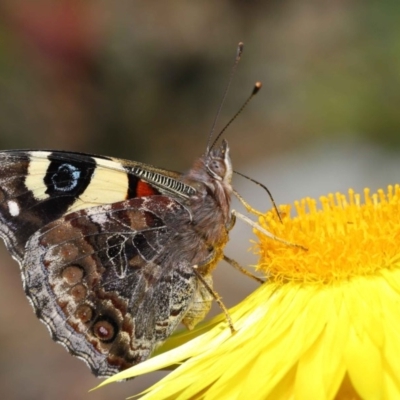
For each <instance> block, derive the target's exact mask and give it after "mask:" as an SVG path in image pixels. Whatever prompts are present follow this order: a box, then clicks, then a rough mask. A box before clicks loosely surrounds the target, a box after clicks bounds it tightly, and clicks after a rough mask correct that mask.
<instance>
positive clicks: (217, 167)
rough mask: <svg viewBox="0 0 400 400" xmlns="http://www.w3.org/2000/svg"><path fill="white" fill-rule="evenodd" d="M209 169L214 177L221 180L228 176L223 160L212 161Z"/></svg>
mask: <svg viewBox="0 0 400 400" xmlns="http://www.w3.org/2000/svg"><path fill="white" fill-rule="evenodd" d="M208 169H209V170H210V172H211V173H212V174H213V175H215V176H217V177H220V178H223V177H224V176H225V174H226V166H225V164H224V163H223V162H222V161H221V160H211V162H210V164H209V165H208Z"/></svg>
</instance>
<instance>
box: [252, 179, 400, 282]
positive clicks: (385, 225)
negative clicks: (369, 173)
mask: <svg viewBox="0 0 400 400" xmlns="http://www.w3.org/2000/svg"><path fill="white" fill-rule="evenodd" d="M320 203H321V207H318V206H317V201H316V200H315V199H311V198H306V199H303V200H301V201H297V202H295V208H296V211H297V216H295V217H293V218H292V217H291V216H290V206H288V205H284V206H281V207H280V210H281V213H282V219H283V223H281V222H280V221H279V220H278V218H277V216H276V213H275V212H274V211H269V212H268V213H267V214H266V215H265V217H264V218H261V220H260V224H261V225H262V226H263V227H265V228H266V229H267V230H269V231H270V232H271V233H273V234H274V235H276V236H278V237H280V238H283V239H285V240H287V241H290V242H292V243H297V244H301V245H303V246H305V247H307V248H308V250H307V251H305V250H302V249H301V248H296V247H291V246H287V245H284V244H282V243H280V242H278V241H274V240H271V239H269V238H266V237H265V236H263V235H262V234H260V233H257V235H258V236H259V239H260V243H259V252H260V254H261V263H260V264H261V265H260V269H261V270H262V271H263V272H264V273H265V274H266V276H267V277H268V278H269V279H270V280H272V281H278V282H279V281H281V282H287V281H297V282H299V281H303V282H324V283H326V282H332V281H336V280H343V279H349V278H351V277H354V276H358V275H363V276H366V275H370V274H376V273H378V271H379V270H381V269H382V268H398V267H399V266H400V263H399V261H400V186H399V185H396V186H394V187H393V186H389V187H388V190H387V193H385V192H384V191H383V190H378V192H377V193H374V194H372V195H371V194H370V191H369V189H365V190H364V201H362V200H361V195H360V194H357V193H355V192H354V191H353V190H352V189H350V190H349V193H348V196H345V195H343V194H341V193H336V194H335V195H333V194H329V195H328V196H327V197H321V198H320Z"/></svg>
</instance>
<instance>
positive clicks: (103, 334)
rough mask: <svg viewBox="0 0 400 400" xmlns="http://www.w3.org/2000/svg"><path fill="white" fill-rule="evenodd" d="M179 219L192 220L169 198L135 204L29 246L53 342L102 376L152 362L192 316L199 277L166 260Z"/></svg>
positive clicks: (33, 290)
mask: <svg viewBox="0 0 400 400" xmlns="http://www.w3.org/2000/svg"><path fill="white" fill-rule="evenodd" d="M177 216H179V217H180V218H186V219H188V220H189V215H188V213H187V211H186V210H185V209H184V208H183V207H182V206H181V205H180V204H178V203H177V202H176V201H174V200H172V199H170V198H168V197H165V196H151V197H147V198H146V197H144V198H138V199H131V200H128V201H125V202H119V203H114V204H112V205H104V206H98V207H92V208H90V209H88V210H80V211H77V212H74V213H71V214H69V215H67V216H65V217H63V218H60V219H58V220H56V221H54V222H51V223H49V224H48V225H47V226H46V227H44V228H42V229H40V230H39V231H38V232H37V233H35V234H34V235H33V237H32V238H31V239H30V240H29V241H28V243H27V248H26V255H25V258H24V260H23V266H22V275H23V280H24V288H25V291H26V294H27V296H28V297H29V299H30V300H31V301H32V303H33V305H34V308H35V310H36V312H37V315H38V317H39V318H40V319H41V320H42V321H44V322H45V324H46V325H47V327H48V328H49V330H50V332H51V334H52V336H53V338H54V339H55V340H56V341H58V342H60V343H61V344H63V345H64V346H65V347H67V348H68V349H69V351H70V352H72V353H73V354H74V355H77V356H78V357H80V358H82V359H83V360H84V361H85V362H86V363H87V364H88V365H89V366H90V368H91V369H92V371H93V373H94V374H95V375H97V376H101V377H104V376H109V375H112V374H113V373H116V372H118V371H120V370H121V369H125V368H127V367H129V366H132V365H134V364H137V363H138V362H141V361H143V360H145V359H147V358H148V357H149V356H150V354H151V352H152V351H153V349H154V348H155V347H156V346H157V345H158V344H159V343H161V342H163V341H164V340H165V339H166V338H167V337H168V336H169V335H170V334H171V332H172V331H173V330H174V329H175V327H176V325H177V324H178V323H179V322H180V320H181V319H182V316H183V315H184V314H185V312H186V310H187V309H188V307H189V305H190V303H191V299H192V297H193V293H194V290H195V288H196V283H195V280H196V278H195V275H194V273H193V269H192V268H191V265H189V264H188V263H186V264H185V261H184V260H181V261H176V262H172V260H171V259H170V258H169V257H166V256H165V254H166V247H168V246H174V245H175V243H174V235H173V232H171V231H170V230H169V228H168V225H170V224H171V219H173V218H176V217H177Z"/></svg>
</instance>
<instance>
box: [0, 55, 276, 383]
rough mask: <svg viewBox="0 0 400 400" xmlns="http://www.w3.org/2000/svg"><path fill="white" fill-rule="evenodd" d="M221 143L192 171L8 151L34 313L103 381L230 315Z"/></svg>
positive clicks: (1, 192) (5, 173)
mask: <svg viewBox="0 0 400 400" xmlns="http://www.w3.org/2000/svg"><path fill="white" fill-rule="evenodd" d="M239 50H240V51H241V49H240V48H239ZM259 88H260V85H259V84H258V86H257V85H256V88H255V90H254V91H253V93H252V96H253V95H254V94H255V93H256V92H257V91H258V89H259ZM245 104H246V103H245ZM234 118H235V117H234ZM221 133H222V132H221ZM219 136H220V135H219ZM219 136H218V137H217V139H216V140H215V141H214V143H213V144H212V145H210V144H209V145H208V146H207V150H206V152H205V153H204V155H203V156H201V157H200V158H198V159H197V160H196V161H195V162H194V163H193V166H192V167H191V168H190V169H189V170H188V172H186V173H183V174H181V173H177V172H173V171H169V170H166V169H161V168H156V167H153V166H150V165H147V164H143V163H140V162H134V161H128V160H122V159H117V158H112V157H104V156H97V155H96V156H95V155H90V154H83V153H75V152H66V151H40V150H38V151H27V150H10V151H1V152H0V236H1V237H2V238H3V240H4V242H5V244H6V246H7V248H8V250H9V252H10V253H11V255H12V256H13V258H15V259H16V260H17V261H18V263H19V264H20V268H21V274H22V281H23V286H24V290H25V293H26V295H27V297H28V299H29V300H30V302H31V304H32V306H33V308H34V310H35V313H36V315H37V317H38V318H39V319H40V320H41V321H42V322H43V323H44V324H45V325H46V326H47V328H48V329H49V331H50V333H51V336H52V338H53V339H54V340H55V341H56V342H58V343H60V344H62V345H63V346H64V347H66V349H67V350H68V351H69V352H70V353H71V354H72V355H74V356H77V357H78V358H80V359H82V360H83V361H85V362H86V364H87V365H88V366H89V367H90V369H91V371H92V372H93V374H95V375H96V376H98V377H108V376H111V375H113V374H115V373H117V372H119V371H121V370H124V369H126V368H128V367H130V366H133V365H135V364H138V363H140V362H142V361H144V360H146V359H148V358H149V357H150V356H151V354H152V352H153V350H154V349H155V348H156V347H157V346H159V345H160V344H161V343H163V342H164V341H165V340H166V339H167V338H168V336H170V335H171V334H172V332H173V331H174V330H175V329H176V327H177V326H178V324H180V323H182V324H184V325H185V326H186V327H187V328H189V329H192V328H193V327H194V326H195V325H196V324H197V323H198V322H199V321H201V320H202V319H203V318H204V317H205V315H206V314H207V312H208V311H209V309H210V307H211V304H212V301H213V300H214V299H215V300H217V301H218V302H219V303H220V305H221V307H222V308H223V309H224V310H225V311H226V309H225V308H224V306H223V304H222V303H221V302H220V300H219V298H218V296H217V295H216V293H215V292H214V291H213V288H212V287H213V282H212V275H211V273H212V271H213V269H214V268H215V267H216V265H217V264H218V262H219V261H220V260H221V259H223V258H225V259H226V260H227V261H228V262H231V263H232V264H233V265H234V266H236V265H235V262H233V261H232V260H229V259H228V258H226V257H225V256H224V254H223V249H224V246H225V245H226V243H227V242H228V239H229V231H230V230H231V229H232V227H233V226H234V223H235V214H234V213H233V212H232V211H231V207H230V205H231V196H232V193H233V194H236V195H238V194H237V193H236V192H235V191H234V189H233V188H232V185H231V180H232V173H233V169H232V162H231V158H230V155H229V146H228V143H227V142H226V141H225V140H223V141H222V143H221V144H220V145H219V146H217V145H216V142H217V140H218V138H219ZM239 200H242V199H241V198H240V196H239ZM244 204H245V205H246V203H245V202H244ZM267 234H268V233H267ZM239 268H240V267H239ZM226 314H227V318H228V322H229V325H230V326H231V329H232V328H233V325H232V322H231V321H230V320H229V315H228V313H226Z"/></svg>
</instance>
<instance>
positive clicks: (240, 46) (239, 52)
mask: <svg viewBox="0 0 400 400" xmlns="http://www.w3.org/2000/svg"><path fill="white" fill-rule="evenodd" d="M243 47H244V44H243V42H239V44H238V46H237V49H236V57H235V61H234V63H233V66H232V70H231V73H230V76H229V81H228V84H227V85H226V88H225V92H224V95H223V96H222V100H221V102H220V104H219V107H218V111H217V115H216V116H215V118H214V122H213V124H212V127H211V131H210V134H209V135H208V141H207V149H206V154H208V153H209V152H210V142H211V138H212V137H213V135H214V131H215V126H216V125H217V121H218V118H219V115H220V114H221V110H222V106H223V105H224V103H225V99H226V95H227V94H228V92H229V88H230V87H231V83H232V80H233V77H234V75H235V72H236V68H237V66H238V64H239V61H240V58H241V57H242V53H243ZM218 137H219V136H218ZM211 147H212V146H211Z"/></svg>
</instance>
